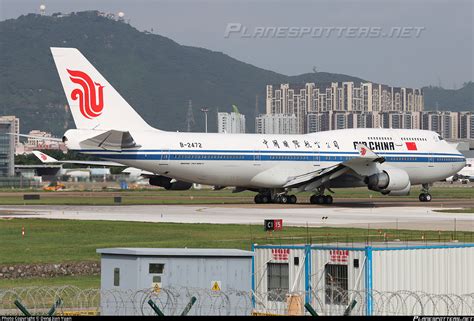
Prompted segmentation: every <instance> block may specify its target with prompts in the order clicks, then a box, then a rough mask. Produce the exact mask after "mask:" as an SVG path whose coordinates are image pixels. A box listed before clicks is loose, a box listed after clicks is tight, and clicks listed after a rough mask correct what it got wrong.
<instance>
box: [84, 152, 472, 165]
mask: <svg viewBox="0 0 474 321" xmlns="http://www.w3.org/2000/svg"><path fill="white" fill-rule="evenodd" d="M202 152H205V151H202ZM202 152H201V153H199V154H193V153H189V152H184V151H180V153H173V152H166V153H159V154H147V153H142V152H140V153H135V154H123V153H118V154H105V153H104V154H103V153H88V154H92V155H94V156H97V157H100V158H105V159H114V160H120V159H122V160H154V161H156V160H164V161H303V162H305V161H310V162H315V161H316V162H317V161H319V162H344V161H347V160H349V159H352V158H356V157H358V156H355V155H347V154H353V153H351V152H349V153H346V152H339V155H322V154H327V153H326V152H322V153H315V152H312V154H311V155H301V154H297V153H293V155H287V154H284V155H265V154H261V153H255V152H253V154H203V153H202ZM333 153H334V152H333ZM341 154H346V155H341ZM357 154H358V153H357ZM392 154H395V155H396V156H388V155H387V156H384V157H385V159H386V161H387V162H403V163H420V162H426V163H428V162H434V163H450V162H463V161H465V158H464V157H463V156H462V155H456V154H454V155H456V156H457V157H452V156H451V157H449V156H448V155H453V154H442V155H446V156H434V155H433V156H415V154H414V153H406V154H405V153H392ZM420 154H421V153H420ZM163 155H165V156H166V158H165V159H163Z"/></svg>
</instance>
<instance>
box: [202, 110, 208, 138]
mask: <svg viewBox="0 0 474 321" xmlns="http://www.w3.org/2000/svg"><path fill="white" fill-rule="evenodd" d="M201 111H202V112H203V113H204V124H205V126H206V133H207V112H208V111H209V108H206V107H203V108H201Z"/></svg>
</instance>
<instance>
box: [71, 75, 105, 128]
mask: <svg viewBox="0 0 474 321" xmlns="http://www.w3.org/2000/svg"><path fill="white" fill-rule="evenodd" d="M66 70H67V72H68V73H69V75H70V76H71V77H69V78H70V79H71V81H72V82H73V83H75V84H78V85H81V87H82V90H81V89H79V88H76V89H74V90H73V91H72V92H71V98H72V100H77V99H79V109H80V111H81V114H82V115H83V116H84V117H86V118H88V119H92V118H95V117H97V116H100V114H102V109H103V108H104V91H103V90H104V86H102V85H101V84H99V83H96V82H94V81H92V79H91V77H89V75H88V74H86V73H85V72H82V71H79V70H69V69H66ZM96 86H97V87H96Z"/></svg>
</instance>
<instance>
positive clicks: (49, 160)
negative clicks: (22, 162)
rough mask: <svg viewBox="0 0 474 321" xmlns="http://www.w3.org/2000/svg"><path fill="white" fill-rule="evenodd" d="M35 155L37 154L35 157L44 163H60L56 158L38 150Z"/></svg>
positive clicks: (34, 152)
mask: <svg viewBox="0 0 474 321" xmlns="http://www.w3.org/2000/svg"><path fill="white" fill-rule="evenodd" d="M33 154H35V156H36V157H38V158H39V160H40V161H41V162H42V163H57V162H58V160H57V159H56V158H54V157H51V156H48V155H46V154H45V153H42V152H40V151H37V150H34V151H33Z"/></svg>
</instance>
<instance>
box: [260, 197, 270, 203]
mask: <svg viewBox="0 0 474 321" xmlns="http://www.w3.org/2000/svg"><path fill="white" fill-rule="evenodd" d="M261 200H262V203H263V204H266V203H269V202H270V199H269V198H268V196H267V195H262V196H261Z"/></svg>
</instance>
